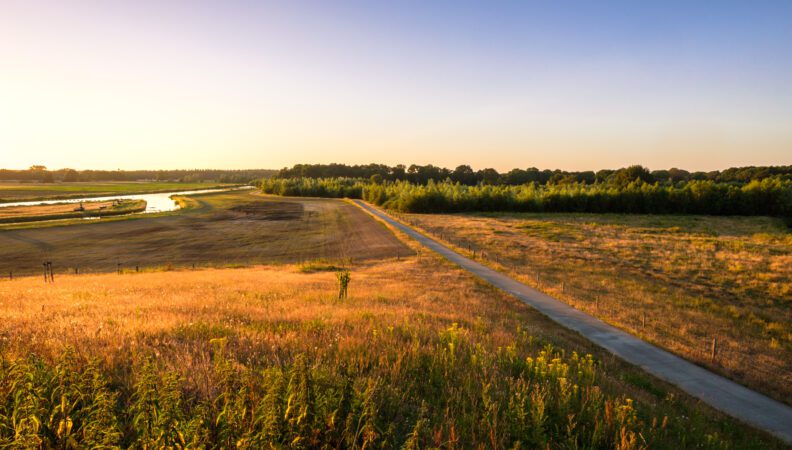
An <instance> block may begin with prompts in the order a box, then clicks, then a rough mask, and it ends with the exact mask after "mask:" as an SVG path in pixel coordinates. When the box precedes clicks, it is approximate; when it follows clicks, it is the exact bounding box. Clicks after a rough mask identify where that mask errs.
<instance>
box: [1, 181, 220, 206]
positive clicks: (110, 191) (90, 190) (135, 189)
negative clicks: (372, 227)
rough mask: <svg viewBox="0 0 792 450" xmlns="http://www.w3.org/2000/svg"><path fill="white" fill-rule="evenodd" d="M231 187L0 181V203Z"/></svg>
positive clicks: (158, 183)
mask: <svg viewBox="0 0 792 450" xmlns="http://www.w3.org/2000/svg"><path fill="white" fill-rule="evenodd" d="M223 186H232V185H229V184H222V183H175V182H153V181H140V182H113V181H106V182H79V183H77V182H75V183H14V182H0V203H2V202H22V201H34V200H47V199H67V198H81V197H102V196H108V195H122V194H143V193H147V192H170V191H187V190H193V189H211V188H214V187H223Z"/></svg>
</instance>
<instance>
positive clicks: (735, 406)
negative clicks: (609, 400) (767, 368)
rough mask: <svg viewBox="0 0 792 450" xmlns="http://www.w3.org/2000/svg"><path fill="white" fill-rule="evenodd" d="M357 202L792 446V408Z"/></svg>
mask: <svg viewBox="0 0 792 450" xmlns="http://www.w3.org/2000/svg"><path fill="white" fill-rule="evenodd" d="M355 202H356V203H357V204H358V206H360V207H361V208H363V209H364V210H366V211H368V212H369V213H371V214H372V215H374V216H375V217H378V218H379V219H381V220H383V221H385V222H387V223H388V224H390V225H392V226H394V227H395V228H397V229H398V230H400V231H402V232H404V233H405V234H407V235H408V236H410V237H412V238H414V239H415V240H417V241H418V242H420V243H421V244H422V245H424V246H425V247H428V248H429V249H431V250H434V251H435V252H437V253H439V254H440V255H442V256H444V257H445V258H447V259H448V260H449V261H451V262H454V263H456V264H458V265H459V266H460V267H462V268H463V269H465V270H467V271H468V272H470V273H472V274H474V275H476V276H478V277H479V278H481V279H483V280H485V281H487V282H489V283H490V284H492V285H494V286H495V287H497V288H499V289H502V290H504V291H506V292H508V293H510V294H512V295H514V296H515V297H517V298H519V299H520V300H522V301H523V302H525V303H527V304H528V305H530V306H531V307H533V308H535V309H536V310H537V311H539V312H541V313H542V314H544V315H546V316H547V317H549V318H550V319H552V320H554V321H556V322H558V323H559V324H561V325H563V326H564V327H566V328H569V329H570V330H574V331H577V332H578V333H580V334H581V335H583V336H584V337H585V338H586V339H588V340H590V341H591V342H593V343H595V344H597V345H599V346H600V347H602V348H604V349H606V350H608V351H610V352H611V353H613V354H614V355H616V356H618V357H620V358H621V359H623V360H625V361H627V362H628V363H631V364H635V365H636V366H639V367H640V368H642V369H643V370H645V371H647V372H649V373H651V374H652V375H654V376H656V377H658V378H660V379H662V380H665V381H667V382H669V383H671V384H674V385H676V386H677V387H679V388H680V389H682V390H683V391H685V392H687V393H688V394H690V395H692V396H694V397H696V398H699V399H701V400H702V401H704V402H706V403H708V404H709V405H711V406H712V407H714V408H716V409H718V410H720V411H722V412H724V413H726V414H728V415H730V416H732V417H735V418H737V419H739V420H741V421H743V422H746V423H748V424H751V425H753V426H755V427H757V428H759V429H762V430H765V431H767V432H769V433H771V434H773V435H774V436H777V437H778V438H780V439H781V440H783V441H785V442H786V443H788V444H792V408H790V407H789V406H787V405H785V404H783V403H781V402H778V401H776V400H773V399H771V398H769V397H767V396H765V395H762V394H760V393H758V392H755V391H752V390H750V389H748V388H746V387H744V386H742V385H740V384H737V383H735V382H733V381H731V380H728V379H726V378H724V377H722V376H720V375H717V374H714V373H712V372H710V371H709V370H706V369H704V368H702V367H699V366H697V365H695V364H693V363H691V362H689V361H686V360H684V359H682V358H680V357H678V356H676V355H673V354H671V353H669V352H667V351H665V350H662V349H660V348H658V347H656V346H654V345H652V344H649V343H648V342H645V341H642V340H641V339H639V338H637V337H635V336H633V335H631V334H629V333H626V332H624V331H622V330H619V329H618V328H615V327H613V326H611V325H608V324H606V323H605V322H603V321H601V320H599V319H596V318H594V317H592V316H590V315H588V314H586V313H584V312H582V311H579V310H577V309H575V308H573V307H571V306H569V305H567V304H566V303H563V302H561V301H560V300H556V299H555V298H553V297H550V296H549V295H546V294H544V293H542V292H539V291H537V290H536V289H533V288H531V287H529V286H527V285H525V284H522V283H520V282H519V281H516V280H514V279H513V278H510V277H508V276H506V275H504V274H502V273H500V272H497V271H495V270H492V269H490V268H489V267H487V266H485V265H483V264H479V263H477V262H475V261H473V260H471V259H469V258H466V257H464V256H462V255H460V254H459V253H457V252H455V251H453V250H451V249H450V248H448V247H446V246H444V245H442V244H440V243H439V242H437V241H435V240H434V239H431V238H429V237H426V236H425V235H423V234H421V233H418V232H417V231H415V230H414V229H412V228H411V227H409V226H407V225H404V224H402V223H401V222H398V221H396V220H394V219H393V218H391V217H390V216H388V215H387V214H385V213H383V212H382V211H380V210H378V209H376V208H373V207H372V206H370V205H368V204H366V203H364V202H362V201H360V200H355Z"/></svg>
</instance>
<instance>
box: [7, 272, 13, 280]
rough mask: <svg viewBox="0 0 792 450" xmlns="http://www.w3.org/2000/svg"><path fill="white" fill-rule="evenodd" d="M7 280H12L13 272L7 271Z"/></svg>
mask: <svg viewBox="0 0 792 450" xmlns="http://www.w3.org/2000/svg"><path fill="white" fill-rule="evenodd" d="M8 279H9V280H13V279H14V271H12V270H9V271H8Z"/></svg>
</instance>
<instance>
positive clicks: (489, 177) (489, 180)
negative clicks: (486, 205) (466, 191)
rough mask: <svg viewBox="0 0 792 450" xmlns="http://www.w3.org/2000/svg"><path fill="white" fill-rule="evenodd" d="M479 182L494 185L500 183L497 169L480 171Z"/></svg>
mask: <svg viewBox="0 0 792 450" xmlns="http://www.w3.org/2000/svg"><path fill="white" fill-rule="evenodd" d="M480 176H481V182H482V183H484V184H490V185H496V184H500V182H501V176H500V174H499V173H498V171H497V170H495V169H492V168H487V169H484V170H482V171H481V172H480Z"/></svg>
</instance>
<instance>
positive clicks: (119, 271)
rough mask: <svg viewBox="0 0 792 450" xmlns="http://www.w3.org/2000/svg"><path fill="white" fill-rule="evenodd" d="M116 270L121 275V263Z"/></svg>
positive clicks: (117, 264)
mask: <svg viewBox="0 0 792 450" xmlns="http://www.w3.org/2000/svg"><path fill="white" fill-rule="evenodd" d="M116 269H117V271H118V274H119V275H121V263H120V262H119V263H116Z"/></svg>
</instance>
